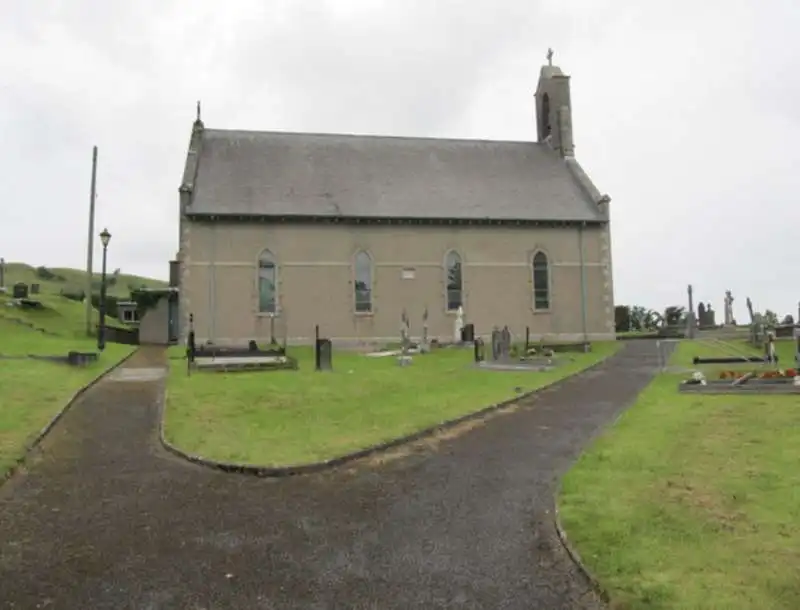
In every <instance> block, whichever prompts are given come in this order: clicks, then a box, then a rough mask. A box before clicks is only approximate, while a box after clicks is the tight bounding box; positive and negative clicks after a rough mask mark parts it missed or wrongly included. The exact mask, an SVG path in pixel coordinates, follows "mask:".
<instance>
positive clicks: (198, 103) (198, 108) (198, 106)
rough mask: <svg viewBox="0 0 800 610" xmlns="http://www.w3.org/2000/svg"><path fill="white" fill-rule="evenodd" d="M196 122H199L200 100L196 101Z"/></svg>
mask: <svg viewBox="0 0 800 610" xmlns="http://www.w3.org/2000/svg"><path fill="white" fill-rule="evenodd" d="M197 120H198V121H199V120H200V100H197Z"/></svg>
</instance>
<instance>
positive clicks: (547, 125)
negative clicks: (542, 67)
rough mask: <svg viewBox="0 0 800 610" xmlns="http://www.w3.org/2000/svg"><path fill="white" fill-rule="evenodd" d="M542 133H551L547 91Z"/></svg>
mask: <svg viewBox="0 0 800 610" xmlns="http://www.w3.org/2000/svg"><path fill="white" fill-rule="evenodd" d="M541 121H542V131H543V132H544V133H543V134H542V137H543V138H546V137H547V136H549V135H550V131H551V130H550V96H549V95H547V94H546V93H545V94H544V95H543V96H542V118H541ZM545 258H546V257H545Z"/></svg>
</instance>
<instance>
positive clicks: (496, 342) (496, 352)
mask: <svg viewBox="0 0 800 610" xmlns="http://www.w3.org/2000/svg"><path fill="white" fill-rule="evenodd" d="M501 342H502V333H501V331H500V330H499V329H498V328H497V327H496V326H495V327H494V328H493V329H492V360H493V361H494V362H497V361H498V360H500V353H501V350H502V346H501Z"/></svg>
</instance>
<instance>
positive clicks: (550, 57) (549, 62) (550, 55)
mask: <svg viewBox="0 0 800 610" xmlns="http://www.w3.org/2000/svg"><path fill="white" fill-rule="evenodd" d="M547 65H548V66H552V65H553V49H547Z"/></svg>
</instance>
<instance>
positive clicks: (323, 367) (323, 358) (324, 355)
mask: <svg viewBox="0 0 800 610" xmlns="http://www.w3.org/2000/svg"><path fill="white" fill-rule="evenodd" d="M316 349H317V355H316V362H317V370H318V371H331V370H333V343H331V340H330V339H317V346H316Z"/></svg>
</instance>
